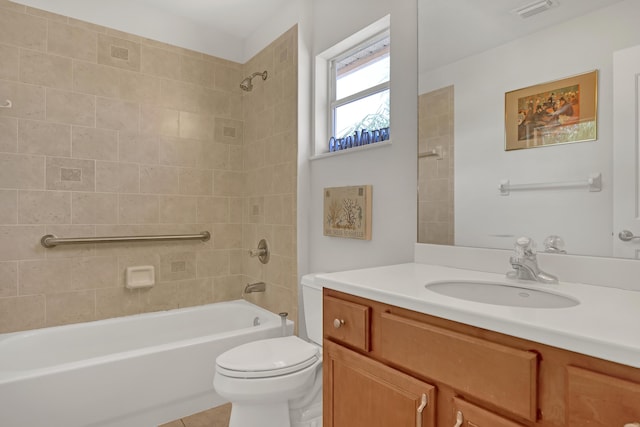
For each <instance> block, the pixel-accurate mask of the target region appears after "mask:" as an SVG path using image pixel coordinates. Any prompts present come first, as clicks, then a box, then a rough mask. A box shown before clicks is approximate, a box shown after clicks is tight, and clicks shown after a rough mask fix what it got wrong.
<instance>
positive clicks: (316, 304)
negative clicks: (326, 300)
mask: <svg viewBox="0 0 640 427" xmlns="http://www.w3.org/2000/svg"><path fill="white" fill-rule="evenodd" d="M301 283H302V304H303V305H304V321H305V323H306V326H307V336H308V337H309V339H310V340H311V341H313V342H314V343H316V344H318V345H322V286H321V285H320V284H318V283H317V282H316V275H315V274H306V275H304V276H302V280H301Z"/></svg>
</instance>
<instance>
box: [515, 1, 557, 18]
mask: <svg viewBox="0 0 640 427" xmlns="http://www.w3.org/2000/svg"><path fill="white" fill-rule="evenodd" d="M553 5H554V2H553V1H552V0H538V1H535V2H533V3H529V4H526V5H524V6H522V7H519V8H517V9H515V10H514V11H513V12H514V13H516V14H518V16H520V18H523V19H524V18H529V17H531V16H533V15H537V14H538V13H542V12H544V11H546V10H549V9H551V7H552V6H553Z"/></svg>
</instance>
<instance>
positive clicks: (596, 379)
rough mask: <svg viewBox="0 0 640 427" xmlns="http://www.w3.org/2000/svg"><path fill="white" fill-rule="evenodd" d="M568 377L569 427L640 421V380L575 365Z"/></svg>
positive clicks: (618, 426) (619, 425) (602, 426)
mask: <svg viewBox="0 0 640 427" xmlns="http://www.w3.org/2000/svg"><path fill="white" fill-rule="evenodd" d="M567 379H568V381H567V383H568V387H567V412H568V419H569V423H568V426H569V427H624V426H625V425H626V424H631V423H640V384H638V383H635V382H631V381H626V380H623V379H620V378H615V377H611V376H609V375H604V374H600V373H597V372H591V371H587V370H586V369H581V368H576V367H573V366H569V367H568V368H567Z"/></svg>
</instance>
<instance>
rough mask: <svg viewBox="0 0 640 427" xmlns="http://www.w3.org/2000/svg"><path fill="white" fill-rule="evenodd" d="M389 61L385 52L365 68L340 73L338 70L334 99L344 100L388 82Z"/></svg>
mask: <svg viewBox="0 0 640 427" xmlns="http://www.w3.org/2000/svg"><path fill="white" fill-rule="evenodd" d="M390 59H391V58H390V57H389V53H388V51H387V53H386V54H385V55H384V56H381V57H378V58H375V59H373V60H371V61H370V62H369V63H367V64H366V66H362V67H359V68H357V69H354V70H352V71H348V72H342V73H341V72H340V69H338V70H337V71H338V72H337V74H338V76H337V79H336V99H342V98H346V97H347V96H349V95H353V94H354V93H357V92H360V91H362V90H365V89H368V88H370V87H373V86H377V85H379V84H380V83H384V82H388V81H389V64H390ZM343 70H344V68H343Z"/></svg>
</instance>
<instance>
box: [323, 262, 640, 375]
mask: <svg viewBox="0 0 640 427" xmlns="http://www.w3.org/2000/svg"><path fill="white" fill-rule="evenodd" d="M443 280H447V281H448V280H466V281H469V280H474V281H481V282H498V283H504V284H512V285H517V286H519V287H525V288H531V289H536V290H548V291H550V292H553V293H556V294H562V295H566V296H569V297H571V298H574V299H577V300H578V301H580V304H578V305H576V306H574V307H569V308H552V309H550V308H525V307H511V306H502V305H494V304H485V303H478V302H472V301H465V300H462V299H458V298H453V297H448V296H445V295H440V294H438V293H435V292H433V291H430V290H427V289H426V288H425V286H424V285H425V284H427V283H429V282H435V281H443ZM315 281H316V283H318V284H320V285H322V286H323V287H326V288H330V289H335V290H337V291H342V292H346V293H349V294H352V295H356V296H359V297H363V298H368V299H371V300H375V301H379V302H383V303H386V304H391V305H395V306H398V307H402V308H406V309H409V310H414V311H417V312H420V313H425V314H429V315H432V316H437V317H441V318H444V319H449V320H453V321H456V322H461V323H465V324H468V325H472V326H476V327H479V328H484V329H489V330H492V331H496V332H501V333H503V334H507V335H511V336H515V337H519V338H524V339H527V340H531V341H537V342H540V343H543V344H547V345H551V346H554V347H558V348H562V349H566V350H571V351H575V352H578V353H583V354H587V355H589V356H594V357H598V358H601V359H605V360H610V361H613V362H618V363H622V364H624V365H629V366H633V367H636V368H640V292H638V291H630V290H622V289H617V288H611V287H604V286H594V285H585V284H578V283H567V282H560V283H559V284H554V285H546V284H542V283H537V282H528V281H515V280H510V279H507V278H506V277H505V275H504V274H496V273H485V272H479V271H472V270H464V269H458V268H451V267H443V266H438V265H428V264H418V263H408V264H398V265H391V266H384V267H375V268H367V269H362V270H351V271H344V272H336V273H325V274H318V275H317V276H316V277H315Z"/></svg>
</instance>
